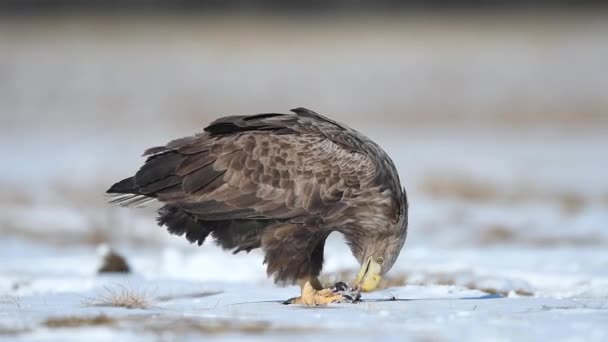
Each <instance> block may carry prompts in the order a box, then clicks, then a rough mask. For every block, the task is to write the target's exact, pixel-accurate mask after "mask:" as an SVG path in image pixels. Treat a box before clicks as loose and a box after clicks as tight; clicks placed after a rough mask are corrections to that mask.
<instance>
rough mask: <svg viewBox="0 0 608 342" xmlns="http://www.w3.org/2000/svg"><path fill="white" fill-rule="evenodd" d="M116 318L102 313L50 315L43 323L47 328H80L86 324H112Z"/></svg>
mask: <svg viewBox="0 0 608 342" xmlns="http://www.w3.org/2000/svg"><path fill="white" fill-rule="evenodd" d="M115 323H116V320H115V319H113V318H110V317H108V316H106V315H104V314H101V315H97V316H92V317H87V316H83V317H77V316H68V317H50V318H48V319H47V320H45V321H44V323H43V324H44V325H45V326H47V327H49V328H80V327H86V326H102V325H103V326H108V325H110V326H111V325H114V324H115Z"/></svg>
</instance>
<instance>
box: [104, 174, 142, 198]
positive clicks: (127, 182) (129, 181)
mask: <svg viewBox="0 0 608 342" xmlns="http://www.w3.org/2000/svg"><path fill="white" fill-rule="evenodd" d="M106 193H107V194H137V190H136V189H135V179H134V178H133V177H129V178H125V179H123V180H121V181H120V182H117V183H115V184H114V185H112V186H111V187H110V188H109V189H108V191H106Z"/></svg>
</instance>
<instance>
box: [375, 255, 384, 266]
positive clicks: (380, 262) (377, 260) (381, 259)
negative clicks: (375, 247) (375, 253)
mask: <svg viewBox="0 0 608 342" xmlns="http://www.w3.org/2000/svg"><path fill="white" fill-rule="evenodd" d="M376 262H377V263H378V265H382V263H383V262H384V258H383V257H378V259H376Z"/></svg>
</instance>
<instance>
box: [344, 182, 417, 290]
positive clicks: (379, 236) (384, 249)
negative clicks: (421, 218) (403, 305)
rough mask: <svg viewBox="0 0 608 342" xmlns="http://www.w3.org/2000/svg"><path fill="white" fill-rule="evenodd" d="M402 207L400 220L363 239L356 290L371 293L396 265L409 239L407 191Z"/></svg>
mask: <svg viewBox="0 0 608 342" xmlns="http://www.w3.org/2000/svg"><path fill="white" fill-rule="evenodd" d="M402 196H403V197H402V199H403V202H402V206H401V208H400V213H399V218H398V219H397V220H396V222H391V223H390V227H388V229H386V230H381V231H379V232H376V233H372V234H370V235H367V236H365V237H364V238H363V239H361V243H360V244H359V249H358V251H357V252H356V253H355V257H356V258H357V260H359V263H360V264H361V269H360V270H359V273H358V274H357V277H356V278H355V288H357V289H359V290H361V291H364V292H369V291H373V290H375V289H376V287H378V283H380V280H382V276H384V275H385V274H386V273H387V272H388V271H389V270H390V269H391V268H392V267H393V265H394V264H395V261H397V257H399V253H401V249H403V244H404V243H405V239H406V237H407V224H408V216H407V214H408V202H407V197H406V196H407V195H406V194H405V191H404V192H403V195H402Z"/></svg>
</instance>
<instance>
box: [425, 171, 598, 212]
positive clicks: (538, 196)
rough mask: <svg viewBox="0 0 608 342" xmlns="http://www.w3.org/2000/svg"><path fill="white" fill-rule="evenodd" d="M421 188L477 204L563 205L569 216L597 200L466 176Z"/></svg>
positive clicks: (436, 178) (430, 181)
mask: <svg viewBox="0 0 608 342" xmlns="http://www.w3.org/2000/svg"><path fill="white" fill-rule="evenodd" d="M420 190H422V191H423V192H424V193H426V194H427V195H429V196H431V197H433V198H435V199H455V200H461V201H466V202H473V203H496V202H498V203H507V204H515V203H529V202H548V203H553V204H555V205H557V206H559V208H560V209H561V211H562V213H564V214H565V215H576V214H578V213H580V212H581V211H582V210H583V209H584V208H585V207H586V206H587V205H588V204H589V203H590V202H592V201H593V200H595V198H589V197H586V196H585V195H582V194H579V193H575V192H569V191H557V190H551V189H540V188H537V187H535V186H533V185H530V184H525V183H523V182H522V183H521V184H513V185H509V186H506V185H505V186H501V185H498V184H494V183H492V182H490V181H482V180H474V178H473V177H467V176H464V175H463V176H458V175H449V176H447V175H446V176H441V175H434V176H430V177H427V178H426V179H425V180H424V181H423V182H422V183H421V185H420Z"/></svg>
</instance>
